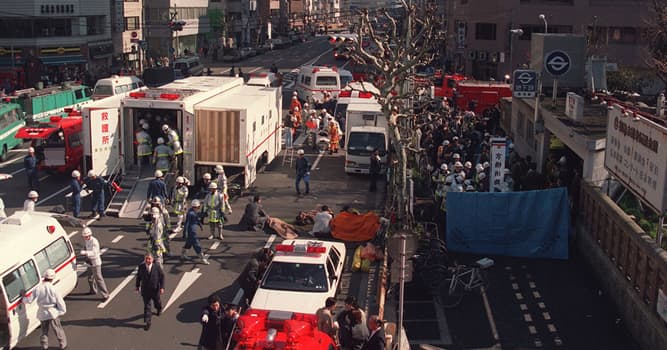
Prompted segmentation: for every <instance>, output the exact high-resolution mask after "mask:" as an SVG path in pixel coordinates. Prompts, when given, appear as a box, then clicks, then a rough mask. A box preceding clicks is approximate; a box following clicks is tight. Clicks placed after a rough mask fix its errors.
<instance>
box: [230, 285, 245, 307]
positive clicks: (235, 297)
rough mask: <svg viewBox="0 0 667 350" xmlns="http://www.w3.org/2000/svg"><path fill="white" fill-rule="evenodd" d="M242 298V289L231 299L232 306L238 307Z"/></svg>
mask: <svg viewBox="0 0 667 350" xmlns="http://www.w3.org/2000/svg"><path fill="white" fill-rule="evenodd" d="M242 297H243V288H239V290H238V291H237V292H236V295H235V296H234V299H232V305H238V304H239V302H240V301H241V298H242Z"/></svg>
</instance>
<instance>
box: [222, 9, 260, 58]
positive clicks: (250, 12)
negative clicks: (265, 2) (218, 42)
mask: <svg viewBox="0 0 667 350" xmlns="http://www.w3.org/2000/svg"><path fill="white" fill-rule="evenodd" d="M223 6H224V9H225V10H224V13H225V24H226V26H225V32H226V33H225V35H226V37H227V38H231V39H232V40H231V41H230V40H228V43H227V44H228V45H230V44H231V46H236V47H244V46H254V45H257V43H258V42H259V40H260V32H259V29H260V28H259V23H260V20H259V17H258V11H257V6H258V1H257V0H226V4H224V5H223Z"/></svg>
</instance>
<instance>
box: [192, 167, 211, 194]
mask: <svg viewBox="0 0 667 350" xmlns="http://www.w3.org/2000/svg"><path fill="white" fill-rule="evenodd" d="M210 184H211V174H210V173H204V175H203V176H202V177H201V183H200V184H199V190H198V191H197V194H196V196H195V197H196V198H197V199H204V198H205V197H206V195H207V194H208V192H209V189H208V186H209V185H210Z"/></svg>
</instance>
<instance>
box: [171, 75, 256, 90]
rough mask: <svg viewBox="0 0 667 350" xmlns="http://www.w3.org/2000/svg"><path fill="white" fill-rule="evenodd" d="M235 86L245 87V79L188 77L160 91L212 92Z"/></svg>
mask: <svg viewBox="0 0 667 350" xmlns="http://www.w3.org/2000/svg"><path fill="white" fill-rule="evenodd" d="M235 85H243V78H238V77H220V76H201V77H187V78H184V79H179V80H175V81H173V82H171V83H169V84H166V85H162V86H160V87H159V88H158V89H160V90H163V89H164V90H169V89H173V90H197V91H210V90H215V89H217V88H220V87H221V86H230V87H233V86H235ZM225 90H226V89H225Z"/></svg>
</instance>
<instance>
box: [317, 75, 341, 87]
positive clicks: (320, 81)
mask: <svg viewBox="0 0 667 350" xmlns="http://www.w3.org/2000/svg"><path fill="white" fill-rule="evenodd" d="M337 84H338V79H336V77H327V76H324V77H322V76H320V77H317V80H315V85H318V86H337Z"/></svg>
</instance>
